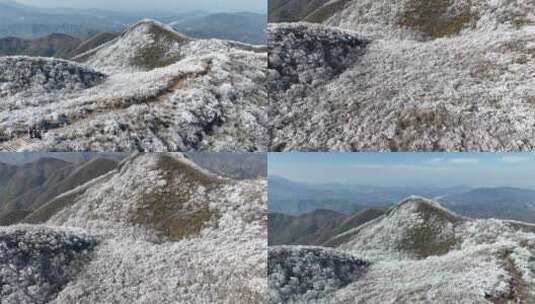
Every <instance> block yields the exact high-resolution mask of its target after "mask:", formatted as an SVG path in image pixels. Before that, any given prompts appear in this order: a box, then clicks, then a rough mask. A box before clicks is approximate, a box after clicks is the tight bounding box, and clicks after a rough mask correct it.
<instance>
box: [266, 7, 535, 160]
mask: <svg viewBox="0 0 535 304" xmlns="http://www.w3.org/2000/svg"><path fill="white" fill-rule="evenodd" d="M376 3H379V2H376ZM381 3H382V2H381ZM290 29H298V31H299V32H300V33H299V34H293V35H287V36H279V34H281V33H285V32H287V31H289V30H290ZM269 32H270V34H269V36H270V37H280V40H278V41H274V42H271V45H272V46H274V48H275V50H274V51H273V52H272V53H271V54H270V56H271V57H273V56H276V57H274V58H281V59H284V62H281V63H279V64H280V65H281V66H285V67H286V69H288V71H285V74H286V75H294V74H298V75H299V77H294V78H292V79H285V78H283V77H280V73H279V72H277V69H276V68H275V69H273V68H272V69H271V73H272V76H271V77H270V79H271V80H270V88H271V92H272V94H271V95H270V105H271V108H270V109H271V110H270V118H271V125H270V129H271V130H272V138H271V148H272V149H275V150H286V151H289V150H305V151H306V150H331V151H399V150H403V151H416V150H418V151H423V150H425V151H431V150H433V151H436V150H447V151H467V150H470V151H471V150H475V151H481V150H483V151H510V150H515V151H518V150H531V149H532V148H533V147H534V146H535V142H534V138H535V129H534V128H533V125H534V124H535V120H534V117H535V106H534V103H533V101H534V100H535V91H534V90H533V88H534V87H535V83H534V79H533V77H532V75H533V74H534V73H535V68H534V67H535V57H533V56H532V53H533V50H534V47H535V44H534V43H533V41H534V39H535V27H530V26H525V27H522V28H520V29H518V30H507V29H497V30H494V31H478V32H469V33H465V34H463V35H457V36H454V37H450V38H440V39H434V40H432V41H428V42H418V41H414V40H397V39H376V40H371V42H369V43H368V44H366V48H365V49H359V50H358V51H357V50H355V51H353V52H351V53H350V54H353V55H358V56H357V57H356V58H355V59H354V60H351V61H349V62H345V63H344V65H343V66H342V67H340V70H341V73H340V74H334V75H333V74H332V73H329V72H328V71H329V70H330V65H329V64H327V62H326V61H325V60H322V58H323V54H325V53H326V49H327V50H329V49H331V51H330V52H337V49H344V48H349V47H350V44H348V43H346V42H344V41H346V40H347V39H346V38H345V37H347V36H352V37H353V39H362V36H361V35H362V32H359V33H358V34H356V33H355V32H352V31H342V30H341V29H332V28H329V27H322V26H321V25H309V24H306V23H300V24H298V25H295V24H294V25H288V24H277V25H270V27H269ZM341 33H343V34H341ZM283 37H284V38H283ZM326 37H328V38H326ZM365 37H366V36H365ZM319 39H321V41H330V42H329V43H321V44H316V47H315V49H314V50H312V51H305V50H303V48H296V47H295V46H296V45H302V46H305V45H309V44H314V43H315V42H314V41H318V40H319ZM365 39H369V37H368V38H365ZM318 45H319V46H318ZM272 54H274V55H272ZM281 54H283V55H281ZM271 57H270V60H271V59H272V58H271ZM345 58H349V57H347V56H346V57H345ZM275 62H276V61H275ZM294 62H302V64H300V65H299V66H295V65H292V63H294ZM333 76H334V77H333Z"/></svg>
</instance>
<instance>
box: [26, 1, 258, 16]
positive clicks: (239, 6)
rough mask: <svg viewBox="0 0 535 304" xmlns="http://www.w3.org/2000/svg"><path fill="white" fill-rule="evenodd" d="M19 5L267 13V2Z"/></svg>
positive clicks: (126, 2) (94, 2)
mask: <svg viewBox="0 0 535 304" xmlns="http://www.w3.org/2000/svg"><path fill="white" fill-rule="evenodd" d="M15 1H17V2H19V3H23V4H27V5H33V6H42V7H72V8H99V9H110V10H117V11H120V10H136V11H137V10H151V11H154V10H163V11H169V9H172V10H175V11H177V12H186V11H191V10H206V11H211V12H222V11H253V12H262V13H265V12H266V11H267V0H151V1H147V0H111V1H110V0H92V1H87V0H15Z"/></svg>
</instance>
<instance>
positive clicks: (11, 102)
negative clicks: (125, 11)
mask: <svg viewBox="0 0 535 304" xmlns="http://www.w3.org/2000/svg"><path fill="white" fill-rule="evenodd" d="M76 60H77V61H79V62H81V63H82V64H81V65H80V64H76V63H74V62H65V61H60V60H51V59H41V58H30V57H15V58H13V57H7V58H3V59H2V60H1V61H0V70H6V71H9V73H8V74H7V75H8V77H7V78H6V77H5V76H2V78H0V94H1V96H2V100H1V102H0V133H1V134H2V138H1V140H2V142H1V143H0V150H15V151H20V150H48V151H50V150H62V151H80V150H93V151H132V150H134V151H138V150H139V151H189V150H210V151H257V150H266V149H267V148H266V146H267V138H266V136H267V135H266V134H267V131H266V127H265V126H266V121H267V118H266V117H267V115H266V107H267V91H266V84H265V81H266V67H265V66H266V60H267V55H266V53H265V48H263V47H260V46H252V45H246V44H241V43H237V42H232V41H224V40H216V39H209V40H194V39H191V38H188V37H185V36H183V35H181V34H179V33H177V32H175V31H173V30H172V29H171V28H168V27H166V26H165V25H163V24H160V23H157V22H155V21H150V20H142V21H140V22H139V23H137V24H135V25H133V26H132V27H130V28H128V29H127V30H125V32H124V33H122V34H121V35H120V36H119V37H117V38H116V39H114V40H112V41H110V42H108V43H105V44H104V45H102V46H100V47H97V48H96V49H94V50H90V51H88V52H86V53H84V54H81V55H79V56H78V57H77V58H76ZM11 74H12V75H16V76H10V75H11ZM2 75H3V74H2ZM30 127H36V128H39V129H42V130H46V132H43V139H42V140H39V141H30V140H28V138H26V137H28V135H27V130H28V128H30Z"/></svg>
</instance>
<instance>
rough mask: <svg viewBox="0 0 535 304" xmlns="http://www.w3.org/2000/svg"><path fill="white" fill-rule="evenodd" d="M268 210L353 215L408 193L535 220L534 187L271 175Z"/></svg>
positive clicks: (480, 213)
mask: <svg viewBox="0 0 535 304" xmlns="http://www.w3.org/2000/svg"><path fill="white" fill-rule="evenodd" d="M268 180H269V188H268V193H269V202H268V204H269V210H270V212H272V213H283V214H287V215H300V214H305V213H309V212H311V211H314V210H317V209H328V210H333V211H337V212H339V213H344V214H347V215H350V214H353V213H354V212H356V211H362V210H365V209H368V208H375V207H379V208H384V207H388V206H391V205H392V204H394V203H396V202H398V201H400V200H401V199H403V198H405V197H407V196H410V195H422V196H426V197H432V198H436V199H437V200H438V201H440V203H441V204H443V205H444V206H446V207H447V208H450V209H451V210H453V211H455V212H457V213H459V214H461V215H465V216H470V217H475V218H500V219H510V220H518V221H524V222H530V223H535V190H530V189H521V188H511V187H496V188H475V189H471V188H468V187H450V188H439V187H436V188H433V187H423V188H418V187H375V186H363V185H343V184H306V183H299V182H293V181H289V180H287V179H284V178H281V177H277V176H270V177H269V178H268Z"/></svg>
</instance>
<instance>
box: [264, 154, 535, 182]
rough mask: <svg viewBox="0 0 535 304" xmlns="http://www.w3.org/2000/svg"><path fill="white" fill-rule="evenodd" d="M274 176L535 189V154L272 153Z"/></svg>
mask: <svg viewBox="0 0 535 304" xmlns="http://www.w3.org/2000/svg"><path fill="white" fill-rule="evenodd" d="M268 159H269V162H268V175H269V176H279V177H283V178H286V179H289V180H291V181H296V182H303V183H314V184H320V183H337V184H350V185H351V184H352V185H369V186H381V187H407V186H411V187H414V186H416V187H418V186H421V187H435V188H449V187H461V186H465V187H471V188H476V187H517V188H527V189H535V185H534V183H533V181H535V154H534V153H269V156H268Z"/></svg>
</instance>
